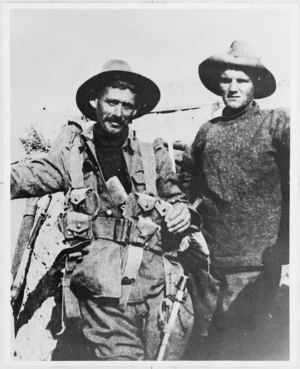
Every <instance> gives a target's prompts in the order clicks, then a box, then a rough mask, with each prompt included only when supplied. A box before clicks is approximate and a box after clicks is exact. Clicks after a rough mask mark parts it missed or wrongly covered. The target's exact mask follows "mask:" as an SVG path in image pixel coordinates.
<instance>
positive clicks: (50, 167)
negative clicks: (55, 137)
mask: <svg viewBox="0 0 300 369" xmlns="http://www.w3.org/2000/svg"><path fill="white" fill-rule="evenodd" d="M69 156H70V150H69V148H64V149H62V150H57V151H52V152H51V153H49V154H48V155H47V156H45V157H43V158H41V159H35V160H32V161H30V162H28V163H21V164H16V165H13V166H12V168H11V198H12V199H16V198H21V197H40V196H43V195H46V194H50V193H54V192H59V191H66V190H67V189H68V186H69V175H68V172H67V170H66V167H65V165H66V163H68V160H69Z"/></svg>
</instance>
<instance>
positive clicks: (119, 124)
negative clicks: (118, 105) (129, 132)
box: [108, 122, 123, 128]
mask: <svg viewBox="0 0 300 369" xmlns="http://www.w3.org/2000/svg"><path fill="white" fill-rule="evenodd" d="M108 124H109V125H110V126H111V127H113V128H120V127H123V124H122V123H120V122H108Z"/></svg>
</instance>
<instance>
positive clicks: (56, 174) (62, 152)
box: [11, 125, 186, 301]
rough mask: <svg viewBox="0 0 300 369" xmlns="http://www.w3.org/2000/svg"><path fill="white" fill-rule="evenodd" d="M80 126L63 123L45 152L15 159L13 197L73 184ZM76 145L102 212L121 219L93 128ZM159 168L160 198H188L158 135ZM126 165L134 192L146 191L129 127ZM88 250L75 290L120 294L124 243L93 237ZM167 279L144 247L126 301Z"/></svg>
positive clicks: (152, 290)
mask: <svg viewBox="0 0 300 369" xmlns="http://www.w3.org/2000/svg"><path fill="white" fill-rule="evenodd" d="M78 134H79V130H78V129H77V128H76V127H75V126H74V125H69V126H67V127H65V128H64V131H63V133H62V134H61V135H60V137H59V139H58V142H57V143H56V144H55V145H54V148H52V150H51V152H49V153H48V155H47V156H46V157H43V158H41V159H35V160H32V161H31V162H29V163H27V164H16V165H13V166H12V171H11V195H12V198H20V197H32V196H43V195H46V194H50V193H54V192H58V191H63V192H64V193H66V192H67V191H68V190H69V188H70V186H71V185H72V184H71V178H70V160H71V159H70V153H71V149H72V147H73V145H74V139H75V137H76V136H78ZM80 142H81V143H80V150H81V151H82V154H83V157H84V161H83V168H78V171H80V170H82V171H83V176H84V183H85V185H86V186H87V187H91V188H93V189H94V190H96V191H97V192H98V194H99V196H100V210H99V212H98V216H100V217H114V218H120V217H121V214H120V211H119V209H118V208H117V207H116V206H115V205H114V203H113V201H112V198H111V195H110V194H109V191H108V190H107V187H106V184H105V181H104V179H103V175H102V173H101V163H98V161H97V157H96V152H95V146H94V142H93V129H92V128H90V129H89V130H87V132H85V133H82V134H81V135H80ZM153 147H154V152H155V160H156V171H157V179H156V184H157V192H158V195H159V196H160V197H162V198H163V199H164V200H166V201H168V202H170V203H175V202H177V201H186V199H185V196H184V194H183V193H182V192H181V191H180V190H179V188H178V186H177V178H176V176H175V175H174V174H173V172H172V168H171V163H170V160H169V157H168V153H167V151H166V149H165V148H164V146H163V144H162V143H161V142H160V141H159V140H156V141H155V142H154V144H153ZM122 149H123V153H124V158H125V161H126V164H127V169H128V176H129V179H130V181H131V183H132V188H133V190H134V191H136V192H142V191H144V190H145V179H144V171H143V165H142V159H141V153H140V143H139V141H138V140H137V139H136V138H135V136H134V135H133V133H132V132H129V136H128V138H127V140H126V142H125V144H124V145H123V147H122ZM86 251H87V255H85V256H84V258H83V261H82V262H81V263H80V264H78V266H77V267H76V270H75V275H76V278H75V279H76V281H77V282H78V281H79V283H77V282H76V283H74V286H73V288H74V290H78V291H77V292H78V294H80V293H84V291H83V292H82V291H81V289H82V287H84V290H85V291H86V290H87V291H88V292H89V293H91V294H92V295H93V296H96V297H111V298H119V297H120V296H121V279H122V267H123V265H124V259H125V258H126V247H124V246H121V245H120V244H118V243H116V242H114V241H110V240H103V239H93V240H92V242H91V245H90V246H88V247H87V248H86ZM164 280H165V276H164V271H163V263H162V257H161V255H159V254H155V253H153V252H150V251H144V256H143V262H142V265H141V267H140V270H139V276H138V280H137V282H136V283H135V284H134V288H133V291H132V295H131V298H130V301H142V300H144V299H145V298H146V297H147V296H149V295H155V294H157V290H158V289H161V286H162V285H163V283H164Z"/></svg>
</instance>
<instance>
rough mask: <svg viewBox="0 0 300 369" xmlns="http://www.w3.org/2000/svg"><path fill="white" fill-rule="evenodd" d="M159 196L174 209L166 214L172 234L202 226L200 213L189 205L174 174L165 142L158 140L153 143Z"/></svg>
mask: <svg viewBox="0 0 300 369" xmlns="http://www.w3.org/2000/svg"><path fill="white" fill-rule="evenodd" d="M153 147H154V152H155V158H156V171H157V180H156V183H157V191H158V195H159V196H160V197H161V198H163V199H164V200H166V201H168V202H169V203H171V204H173V207H172V208H170V209H169V211H168V212H167V214H166V218H165V219H166V223H167V227H168V230H169V231H170V232H171V233H181V232H183V231H184V230H186V229H187V228H189V226H190V225H191V223H192V224H195V225H200V223H201V220H200V217H199V215H198V213H197V212H196V211H195V210H194V209H193V208H192V206H191V205H190V204H189V203H188V200H187V198H186V196H185V195H184V193H183V192H182V191H181V190H180V188H179V183H178V176H177V175H176V174H175V173H174V172H173V170H172V165H171V161H170V158H169V155H168V152H167V150H166V148H165V147H164V145H163V141H162V140H160V139H156V140H155V141H154V143H153Z"/></svg>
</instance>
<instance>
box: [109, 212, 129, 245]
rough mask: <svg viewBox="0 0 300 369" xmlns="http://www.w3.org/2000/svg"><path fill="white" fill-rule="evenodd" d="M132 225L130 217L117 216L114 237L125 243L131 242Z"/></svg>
mask: <svg viewBox="0 0 300 369" xmlns="http://www.w3.org/2000/svg"><path fill="white" fill-rule="evenodd" d="M131 225H132V223H131V221H130V220H128V219H122V218H116V219H115V227H114V236H113V237H114V238H113V239H114V240H115V241H116V242H120V243H122V244H125V245H126V244H127V243H129V239H130V233H131Z"/></svg>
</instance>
